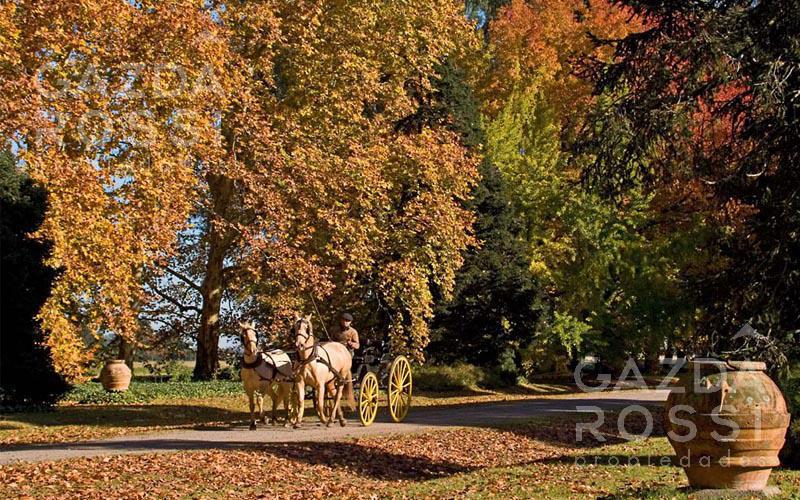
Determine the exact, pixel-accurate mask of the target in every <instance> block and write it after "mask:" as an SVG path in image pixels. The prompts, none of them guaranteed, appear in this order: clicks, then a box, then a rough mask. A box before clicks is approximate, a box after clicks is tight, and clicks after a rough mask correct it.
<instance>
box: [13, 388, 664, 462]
mask: <svg viewBox="0 0 800 500" xmlns="http://www.w3.org/2000/svg"><path fill="white" fill-rule="evenodd" d="M667 394H669V391H668V390H635V391H619V392H604V393H593V394H578V395H575V396H570V397H567V398H558V399H529V400H523V401H511V402H499V403H478V404H470V405H460V406H449V407H447V406H439V407H426V408H412V410H411V412H410V413H409V414H408V417H407V418H406V420H405V421H404V422H403V423H400V424H395V423H392V422H391V421H389V420H388V416H386V415H385V414H386V413H388V412H386V411H385V409H382V410H383V411H381V412H379V415H378V420H377V421H376V422H375V423H374V424H373V425H371V426H369V427H362V426H361V425H360V424H358V421H357V420H355V421H354V420H353V419H350V424H349V425H348V426H347V427H344V428H343V427H339V426H338V425H335V426H332V427H330V428H324V427H322V426H320V425H319V423H318V422H317V423H306V424H305V426H304V427H303V428H302V429H298V430H293V429H286V428H283V427H272V426H264V425H261V426H259V429H258V430H257V431H249V430H248V429H247V427H246V426H237V427H229V428H214V429H208V430H176V431H167V432H159V433H151V434H135V435H130V436H120V437H117V438H112V439H106V440H97V441H85V442H81V443H64V444H45V445H21V446H9V447H5V448H4V449H3V450H2V451H0V464H7V463H13V462H18V461H25V462H37V461H43V460H63V459H68V458H76V457H93V456H99V455H127V454H137V453H154V452H171V451H180V450H199V449H243V448H252V447H255V446H258V445H259V444H262V443H290V442H300V441H338V440H346V439H349V438H356V437H363V436H374V435H377V434H400V433H413V432H423V431H428V430H433V429H447V428H455V427H465V426H470V427H471V426H478V427H491V426H494V425H500V424H507V423H510V422H514V421H518V420H521V419H527V418H530V417H533V416H540V415H547V414H551V413H565V412H567V413H570V412H571V413H574V412H576V411H577V406H598V407H600V408H602V409H604V410H614V409H620V408H622V407H625V406H627V405H631V404H658V403H659V402H662V401H664V400H666V398H667ZM382 414H384V415H382ZM382 416H383V417H384V419H381V417H382Z"/></svg>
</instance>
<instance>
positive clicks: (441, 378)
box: [414, 363, 486, 392]
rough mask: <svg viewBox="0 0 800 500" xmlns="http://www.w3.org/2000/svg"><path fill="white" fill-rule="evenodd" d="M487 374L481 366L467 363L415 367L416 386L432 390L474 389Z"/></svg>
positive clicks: (424, 389)
mask: <svg viewBox="0 0 800 500" xmlns="http://www.w3.org/2000/svg"><path fill="white" fill-rule="evenodd" d="M485 376H486V375H485V372H484V371H483V370H482V369H481V368H479V367H477V366H475V365H470V364H467V363H456V364H453V365H424V366H420V367H415V368H414V387H415V388H416V389H421V390H423V391H432V392H443V391H457V390H467V389H474V388H475V387H477V386H478V384H479V383H480V382H481V381H482V380H483V379H484V378H485Z"/></svg>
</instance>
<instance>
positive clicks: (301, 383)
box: [287, 374, 306, 429]
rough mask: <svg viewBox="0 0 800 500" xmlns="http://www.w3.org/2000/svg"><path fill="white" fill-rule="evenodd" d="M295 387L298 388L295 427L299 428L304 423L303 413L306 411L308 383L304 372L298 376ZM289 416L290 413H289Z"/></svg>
mask: <svg viewBox="0 0 800 500" xmlns="http://www.w3.org/2000/svg"><path fill="white" fill-rule="evenodd" d="M295 389H296V390H297V394H296V397H295V401H296V402H297V420H295V422H294V428H295V429H298V428H300V426H301V425H302V424H303V413H304V412H305V409H306V408H305V406H306V402H305V394H306V383H305V380H303V376H302V374H301V375H300V377H298V380H297V382H296V383H295ZM287 418H288V415H287Z"/></svg>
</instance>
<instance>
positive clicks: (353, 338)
mask: <svg viewBox="0 0 800 500" xmlns="http://www.w3.org/2000/svg"><path fill="white" fill-rule="evenodd" d="M352 323H353V316H352V315H351V314H350V313H344V314H342V315H341V316H340V317H339V326H338V328H336V329H334V331H333V335H332V336H333V340H335V341H337V342H341V343H342V344H344V345H345V346H347V349H348V350H349V351H350V354H353V351H355V350H356V349H358V348H359V346H360V345H361V344H359V342H358V332H357V331H356V329H355V328H353V327H352V326H350V325H351V324H352Z"/></svg>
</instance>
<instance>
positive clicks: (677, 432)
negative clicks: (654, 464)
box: [666, 360, 789, 490]
mask: <svg viewBox="0 0 800 500" xmlns="http://www.w3.org/2000/svg"><path fill="white" fill-rule="evenodd" d="M765 370H766V365H765V364H764V363H761V362H753V361H729V362H724V361H717V360H705V361H695V362H690V363H689V365H688V370H687V371H686V373H685V374H684V375H683V376H682V377H681V382H680V384H679V387H682V388H683V390H684V391H685V392H683V393H680V392H679V391H675V390H673V392H672V393H671V394H670V396H669V398H668V399H667V414H666V420H667V422H666V426H667V429H668V430H671V431H672V432H673V433H674V434H670V435H668V438H669V441H670V444H672V447H673V448H674V449H675V453H676V454H677V460H678V463H679V464H680V465H681V466H682V467H683V468H684V470H685V471H686V476H687V477H688V479H689V484H690V485H691V486H692V487H694V488H714V489H735V490H761V489H763V488H764V487H765V486H766V484H767V480H768V479H769V475H770V472H771V471H772V468H773V467H776V466H778V465H780V462H779V460H778V452H779V451H780V450H781V448H782V447H783V443H784V440H785V436H786V428H787V427H788V426H789V413H788V412H787V411H786V401H785V400H784V399H783V395H782V394H781V391H780V389H778V386H776V385H775V383H774V382H773V381H772V380H771V379H770V378H769V377H768V376H767V375H766V374H765V373H764V371H765ZM676 405H686V406H688V407H691V408H692V409H693V410H694V411H695V413H691V411H683V410H682V411H677V412H676V413H675V414H674V416H675V417H677V418H678V419H682V420H684V422H680V421H678V420H676V419H675V418H671V417H670V410H671V409H672V408H673V407H675V406H676ZM685 421H690V422H692V423H693V424H694V425H695V426H696V429H697V434H696V435H695V436H694V437H693V438H692V439H690V440H688V441H686V442H681V441H682V439H680V437H681V436H688V427H689V426H688V425H687V423H686V422H685ZM734 424H735V425H734ZM737 426H738V429H739V432H738V435H736V434H735V433H734V432H732V429H733V428H734V427H737ZM715 432H716V434H714V433H715ZM683 440H685V439H683Z"/></svg>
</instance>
